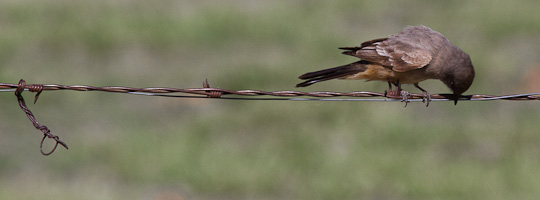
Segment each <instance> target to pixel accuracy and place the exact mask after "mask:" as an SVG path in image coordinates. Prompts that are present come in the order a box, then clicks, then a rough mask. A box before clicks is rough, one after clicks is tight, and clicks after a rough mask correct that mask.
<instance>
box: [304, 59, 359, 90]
mask: <svg viewBox="0 0 540 200" xmlns="http://www.w3.org/2000/svg"><path fill="white" fill-rule="evenodd" d="M367 64H368V63H367V62H366V61H362V60H361V61H358V62H354V63H351V64H348V65H343V66H339V67H334V68H330V69H323V70H320V71H315V72H309V73H305V74H303V75H301V76H299V77H298V78H299V79H302V80H306V81H304V82H301V83H298V84H297V85H296V87H306V86H310V85H311V84H314V83H318V82H321V81H327V80H331V79H336V78H342V77H345V76H348V75H353V74H356V73H359V72H363V71H365V70H366V65H367Z"/></svg>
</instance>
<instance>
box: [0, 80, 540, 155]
mask: <svg viewBox="0 0 540 200" xmlns="http://www.w3.org/2000/svg"><path fill="white" fill-rule="evenodd" d="M24 90H27V91H30V92H36V96H35V97H34V104H35V103H36V101H37V99H38V97H39V95H40V94H41V92H43V91H44V90H73V91H101V92H115V93H125V94H133V95H146V96H164V97H174V98H212V99H228V100H285V101H381V102H389V101H403V99H402V97H389V96H386V95H385V94H384V93H376V92H348V93H344V92H331V91H323V92H300V91H289V90H285V91H274V92H267V91H259V90H227V89H219V88H211V87H210V84H209V83H208V80H205V81H204V82H203V87H202V88H187V89H179V88H161V87H159V88H132V87H117V86H115V87H94V86H87V85H58V84H33V85H27V84H26V82H25V81H24V80H23V79H21V80H20V81H19V83H18V84H10V83H0V92H13V91H14V92H15V96H17V100H18V102H19V106H20V107H21V109H22V110H23V111H24V112H25V113H26V116H27V117H28V119H30V121H31V122H32V124H33V125H34V127H35V128H36V129H38V130H40V131H42V132H43V139H42V140H41V143H40V146H39V148H40V151H41V153H42V154H43V155H50V154H52V153H53V152H54V151H55V150H56V147H57V146H58V144H60V145H62V146H63V147H64V148H66V149H68V146H67V145H66V143H64V142H63V141H61V140H60V138H59V137H58V136H56V135H53V134H51V133H50V130H49V128H47V126H44V125H41V124H39V123H38V122H37V121H36V118H35V117H34V114H33V113H32V112H31V111H30V109H28V107H27V106H26V103H25V101H24V98H23V97H22V95H21V94H22V92H23V91H24ZM176 93H183V94H186V95H178V94H176ZM227 95H236V96H234V97H226V96H227ZM237 96H245V97H237ZM258 96H273V97H258ZM299 97H303V98H299ZM336 97H342V98H336ZM373 97H381V98H373ZM425 98H426V97H425V96H424V95H423V94H409V96H408V97H407V102H420V101H422V102H423V101H424V100H425ZM430 99H431V101H454V97H453V95H452V94H432V95H430ZM459 100H462V101H467V100H470V101H492V100H520V101H523V100H540V93H529V94H515V95H503V96H493V95H481V94H475V95H467V96H460V97H459ZM407 102H406V103H407ZM45 138H50V139H53V140H55V141H56V144H55V146H54V147H53V149H52V150H51V151H50V152H44V151H43V142H44V140H45Z"/></svg>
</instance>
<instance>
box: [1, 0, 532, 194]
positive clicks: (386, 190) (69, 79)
mask: <svg viewBox="0 0 540 200" xmlns="http://www.w3.org/2000/svg"><path fill="white" fill-rule="evenodd" d="M537 5H538V3H537V2H534V1H525V0H523V1H513V2H512V3H508V2H505V1H501V0H497V1H489V2H487V1H476V2H469V1H455V2H446V1H432V2H429V3H426V2H423V1H408V2H392V3H389V2H387V1H377V2H369V1H338V2H330V1H309V2H304V1H274V2H267V1H260V2H259V1H240V0H236V1H228V2H227V3H221V2H220V3H216V2H213V1H196V2H191V1H179V2H176V1H172V2H171V1H158V2H146V1H137V0H136V1H126V2H122V1H120V2H108V1H82V2H71V1H69V2H68V1H63V0H57V1H52V2H47V3H43V2H37V1H23V2H1V3H0V25H1V26H2V27H3V28H2V33H0V66H1V68H0V79H1V80H2V82H7V83H16V82H17V81H18V80H19V79H20V78H24V79H25V80H26V81H27V83H58V84H86V85H95V86H105V85H107V86H108V85H122V86H132V87H157V86H162V87H169V86H170V87H178V88H190V87H201V84H202V81H203V80H204V79H206V78H208V79H209V80H210V84H211V86H213V87H220V88H226V89H258V90H270V91H273V90H296V88H294V85H295V84H296V83H297V82H298V80H297V79H296V77H297V76H298V75H300V74H302V73H304V72H307V71H312V70H317V69H322V68H325V67H333V66H337V65H341V64H346V63H348V62H353V61H354V60H355V59H353V58H349V57H346V56H342V55H340V52H339V51H338V50H337V47H339V46H349V45H356V44H359V43H361V42H362V41H365V40H369V39H373V38H378V37H382V36H385V35H389V34H393V33H396V32H398V31H399V30H401V29H402V28H403V27H405V26H407V25H416V24H424V25H427V26H430V27H432V28H434V29H435V30H438V31H440V32H442V33H443V34H445V35H446V36H447V37H448V38H449V39H450V40H451V41H452V42H454V43H455V44H456V45H458V46H460V47H461V48H462V49H464V50H465V51H466V52H468V53H469V54H470V55H471V57H472V59H473V63H474V64H475V67H476V68H475V69H476V71H477V78H476V80H475V83H474V84H473V86H472V88H471V89H470V90H469V91H468V92H467V93H469V94H473V93H483V94H488V93H489V94H509V93H520V92H524V91H522V90H521V89H522V88H524V87H525V86H526V83H527V80H522V78H523V77H525V75H527V74H530V73H529V72H531V71H532V70H534V69H535V68H536V67H537V66H538V62H539V61H538V59H537V56H536V53H535V52H540V49H539V48H540V45H538V44H539V42H540V39H539V38H538V37H537V35H538V31H539V30H540V26H538V25H537V23H535V22H536V19H538V16H537V15H538V14H537V13H538V12H534V8H536V7H538V6H537ZM422 86H423V87H424V88H426V89H427V90H428V91H431V92H432V93H446V92H448V89H447V88H446V87H445V86H444V85H443V84H442V83H440V82H439V81H426V82H425V83H422ZM385 87H386V84H385V83H376V82H368V83H364V82H361V81H356V82H354V81H333V82H327V83H324V84H320V85H314V86H313V87H309V88H305V89H304V88H302V90H303V91H323V90H324V91H328V90H333V91H354V90H370V91H383V90H384V89H385ZM406 87H407V86H406ZM407 88H408V89H410V90H411V91H412V92H415V91H416V90H415V89H414V88H413V87H407ZM535 91H536V92H537V91H538V90H535ZM528 92H534V91H528ZM25 97H26V98H27V99H31V98H32V96H31V95H29V94H26V96H25ZM0 102H1V108H2V109H1V111H2V112H1V114H0V132H1V133H2V136H3V137H4V139H2V140H1V141H0V144H1V145H0V150H1V151H0V152H1V153H0V199H13V198H15V197H16V198H18V199H38V198H39V199H43V198H54V199H166V198H172V199H174V198H179V197H182V198H185V199H536V198H538V197H539V196H540V193H539V192H538V190H537V189H536V188H538V187H539V186H540V181H538V180H540V177H539V176H538V173H537V169H538V167H539V166H540V160H538V159H537V158H538V155H539V154H540V148H538V145H537V144H538V142H539V141H540V136H539V135H538V125H537V121H538V115H537V113H538V111H539V110H538V106H536V104H537V103H536V102H505V101H498V102H459V104H458V106H454V105H453V104H452V103H449V102H433V103H432V104H431V105H430V107H428V108H425V107H424V105H422V104H416V103H412V104H410V105H409V106H408V107H406V108H403V104H400V103H369V102H361V103H359V102H274V101H262V102H255V101H224V100H199V99H194V100H192V99H172V98H151V97H143V96H128V95H121V94H107V93H99V92H68V91H62V92H44V93H43V94H42V95H41V97H40V100H39V101H38V103H37V104H36V105H29V106H30V109H32V111H33V112H34V113H35V114H36V118H37V119H38V121H39V122H41V123H43V124H45V125H47V126H48V127H49V128H51V130H52V131H53V133H54V134H57V135H60V137H61V138H62V139H63V140H64V141H65V142H67V143H68V145H69V146H70V149H69V150H68V151H65V150H63V149H59V150H58V151H57V152H55V154H53V155H52V156H49V157H43V156H41V155H40V154H39V151H38V142H39V139H40V136H39V135H38V134H39V132H38V131H36V130H34V129H33V127H32V126H31V123H30V122H28V121H27V119H26V117H25V116H24V114H23V112H21V111H20V110H19V108H17V105H16V103H15V99H14V96H13V95H12V94H8V93H5V94H4V95H0Z"/></svg>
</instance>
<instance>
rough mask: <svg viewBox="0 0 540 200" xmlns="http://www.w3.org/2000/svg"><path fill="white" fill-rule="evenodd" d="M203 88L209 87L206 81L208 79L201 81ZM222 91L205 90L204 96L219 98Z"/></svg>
mask: <svg viewBox="0 0 540 200" xmlns="http://www.w3.org/2000/svg"><path fill="white" fill-rule="evenodd" d="M203 88H210V84H209V83H208V79H206V80H204V82H203ZM222 94H223V92H220V91H216V90H212V91H208V92H206V96H207V97H208V98H220V97H221V95H222Z"/></svg>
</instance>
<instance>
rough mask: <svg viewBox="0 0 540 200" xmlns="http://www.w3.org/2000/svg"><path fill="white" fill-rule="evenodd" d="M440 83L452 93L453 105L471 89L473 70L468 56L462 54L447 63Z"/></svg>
mask: <svg viewBox="0 0 540 200" xmlns="http://www.w3.org/2000/svg"><path fill="white" fill-rule="evenodd" d="M448 64H450V65H448V67H447V68H446V71H445V73H444V74H445V76H444V78H443V79H441V80H442V82H443V83H444V84H445V85H446V86H448V87H449V88H450V89H451V90H452V92H454V104H457V101H458V98H459V97H460V96H461V94H463V93H464V92H465V91H467V90H468V89H469V87H471V84H472V82H473V80H474V68H473V65H472V62H471V59H470V57H469V55H467V54H465V53H464V54H463V55H462V56H458V57H456V58H454V59H452V62H451V63H448Z"/></svg>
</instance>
